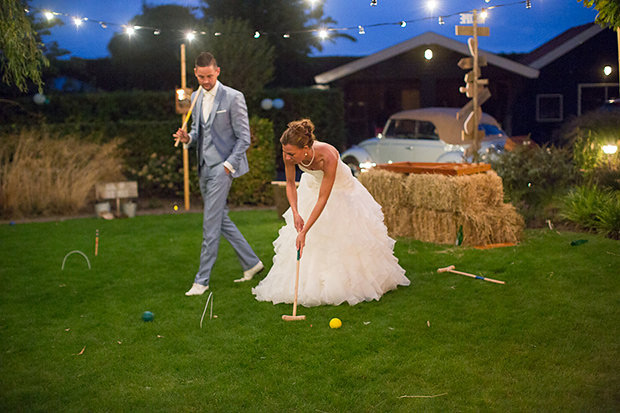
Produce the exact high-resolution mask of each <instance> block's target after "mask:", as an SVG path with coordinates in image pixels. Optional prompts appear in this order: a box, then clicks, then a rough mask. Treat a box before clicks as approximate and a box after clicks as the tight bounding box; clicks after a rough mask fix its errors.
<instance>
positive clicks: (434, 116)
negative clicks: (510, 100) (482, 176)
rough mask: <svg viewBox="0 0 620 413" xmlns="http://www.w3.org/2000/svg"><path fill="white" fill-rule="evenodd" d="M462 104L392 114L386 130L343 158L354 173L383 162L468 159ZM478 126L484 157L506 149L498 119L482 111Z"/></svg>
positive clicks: (468, 142)
mask: <svg viewBox="0 0 620 413" xmlns="http://www.w3.org/2000/svg"><path fill="white" fill-rule="evenodd" d="M459 110H460V109H459V108H424V109H414V110H406V111H402V112H398V113H395V114H393V115H392V116H390V118H389V119H388V121H387V122H386V124H385V127H384V128H383V133H380V134H378V135H377V136H376V137H374V138H371V139H366V140H364V141H362V142H360V143H359V144H357V145H354V146H352V147H351V148H349V149H347V150H346V151H344V152H343V153H342V155H341V159H342V160H343V162H345V163H346V164H347V165H349V167H350V168H351V170H352V171H353V173H354V174H355V175H357V174H359V172H361V171H364V170H367V169H369V168H371V167H372V166H374V165H376V164H380V163H393V162H468V161H471V159H468V158H466V156H465V151H466V150H467V148H468V147H469V146H470V145H471V141H463V140H462V138H461V131H462V130H463V122H464V121H463V120H462V119H461V120H457V118H456V114H457V113H458V111H459ZM478 129H479V130H483V131H484V133H485V137H484V139H483V140H482V142H481V145H480V146H481V147H480V150H479V153H480V155H481V157H482V158H483V159H485V158H487V157H490V156H492V155H493V154H496V153H498V152H501V151H503V150H504V145H505V144H506V139H507V138H508V136H507V135H506V133H505V132H504V131H503V130H502V129H501V127H500V124H499V122H497V120H495V119H494V118H493V117H492V116H491V115H489V114H486V113H483V114H482V119H481V120H480V125H479V127H478Z"/></svg>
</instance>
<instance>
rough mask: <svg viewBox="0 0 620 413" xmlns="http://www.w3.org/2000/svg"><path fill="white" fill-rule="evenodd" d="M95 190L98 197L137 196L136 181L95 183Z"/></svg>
mask: <svg viewBox="0 0 620 413" xmlns="http://www.w3.org/2000/svg"><path fill="white" fill-rule="evenodd" d="M95 192H96V195H97V198H99V199H117V198H137V197H138V182H137V181H126V182H107V183H102V184H97V185H96V186H95Z"/></svg>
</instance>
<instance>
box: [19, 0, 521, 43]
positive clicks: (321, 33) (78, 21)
mask: <svg viewBox="0 0 620 413" xmlns="http://www.w3.org/2000/svg"><path fill="white" fill-rule="evenodd" d="M309 1H310V0H309ZM314 2H318V0H314ZM485 2H486V3H489V2H490V0H485ZM312 4H314V3H312ZM377 4H378V1H377V0H371V2H370V5H371V6H377ZM516 4H525V7H526V8H527V9H530V8H531V7H532V1H531V0H517V1H514V2H512V3H506V4H498V5H494V6H490V7H488V8H486V9H482V11H481V18H482V19H484V18H485V17H484V16H483V13H486V12H487V11H488V10H491V9H494V8H497V7H505V6H513V5H516ZM436 5H437V1H436V0H429V1H428V2H427V7H428V8H429V9H431V10H432V9H434V8H435V7H436ZM474 11H475V10H469V11H460V12H458V13H452V14H444V15H443V16H438V24H440V25H443V24H445V20H446V19H447V18H450V17H455V16H459V15H465V14H467V13H473V12H474ZM29 12H39V13H41V14H43V16H44V17H45V18H46V19H47V20H51V19H54V18H56V17H57V16H61V17H62V16H64V17H66V18H68V19H72V21H73V23H74V24H75V25H76V27H79V26H81V25H82V23H83V22H87V21H92V22H95V23H97V24H98V25H100V26H101V27H102V28H104V29H106V28H108V26H109V25H113V26H118V27H122V28H123V30H125V31H128V29H127V28H128V27H130V26H129V25H124V24H118V23H111V22H104V21H96V20H89V19H88V18H87V17H84V18H82V17H73V16H70V15H68V14H65V13H59V12H56V11H52V10H44V9H38V8H36V7H30V8H29ZM429 19H435V17H424V18H419V19H409V20H400V21H397V22H383V23H374V24H367V25H364V26H362V25H355V26H349V27H339V28H320V29H319V28H310V29H303V30H298V31H287V32H280V33H277V32H260V31H255V32H254V38H257V39H258V38H259V37H260V36H262V35H277V36H282V37H283V38H285V39H288V38H290V37H291V36H292V35H295V34H303V33H316V35H317V36H318V37H319V38H320V39H326V38H328V37H329V32H328V31H331V30H334V31H339V32H343V31H351V30H357V31H358V33H359V34H365V33H366V28H369V27H379V26H389V25H399V26H400V27H403V28H404V27H406V26H407V24H408V23H414V22H418V21H424V20H429ZM144 29H147V30H151V31H152V33H153V35H154V36H158V35H160V34H161V30H160V29H159V28H156V27H145V26H133V33H135V32H136V31H137V30H144ZM169 30H170V31H175V32H179V33H183V34H184V35H187V31H184V30H180V29H169ZM128 34H129V33H128ZM197 34H201V35H206V34H207V33H206V32H204V31H203V32H193V35H194V38H195V36H196V35H197ZM221 35H222V33H221V32H216V33H214V36H216V37H218V36H221ZM188 40H189V39H188Z"/></svg>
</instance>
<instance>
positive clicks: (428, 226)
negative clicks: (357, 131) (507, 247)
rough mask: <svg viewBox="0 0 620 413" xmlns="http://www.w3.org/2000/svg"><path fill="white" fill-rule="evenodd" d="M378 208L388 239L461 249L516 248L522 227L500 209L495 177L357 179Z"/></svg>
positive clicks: (507, 209)
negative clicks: (459, 233)
mask: <svg viewBox="0 0 620 413" xmlns="http://www.w3.org/2000/svg"><path fill="white" fill-rule="evenodd" d="M359 180H360V182H361V183H362V184H363V185H364V186H365V187H366V188H367V189H368V191H369V192H370V193H371V194H372V196H373V197H374V198H375V200H376V201H377V202H378V203H379V204H380V205H381V206H382V208H383V214H384V217H385V224H386V226H387V228H388V231H389V232H390V235H391V236H395V237H397V236H402V237H412V238H415V239H418V240H421V241H424V242H433V243H438V244H454V243H455V241H456V234H457V231H458V228H459V227H461V226H462V227H463V245H469V246H479V245H489V244H499V243H516V242H518V241H519V240H520V238H521V235H522V232H523V226H524V221H523V218H522V217H521V216H520V215H519V214H518V213H517V212H516V210H515V208H514V207H513V206H512V205H510V204H505V203H504V189H503V185H502V179H501V178H500V177H499V176H498V175H497V174H496V173H495V172H494V171H488V172H485V173H477V174H473V175H464V176H446V175H439V174H409V175H406V174H401V173H395V172H389V171H385V170H379V169H373V170H371V171H369V172H367V173H364V174H362V175H361V176H360V178H359Z"/></svg>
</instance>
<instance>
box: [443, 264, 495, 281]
mask: <svg viewBox="0 0 620 413" xmlns="http://www.w3.org/2000/svg"><path fill="white" fill-rule="evenodd" d="M454 268H456V267H455V266H454V265H449V266H447V267H445V268H438V269H437V272H453V273H455V274H461V275H465V276H467V277H472V278H476V279H477V280H483V281H489V282H492V283H496V284H506V283H505V282H504V281H499V280H494V279H493V278H487V277H481V276H479V275H475V274H470V273H468V272H461V271H456V270H455V269H454Z"/></svg>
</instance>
